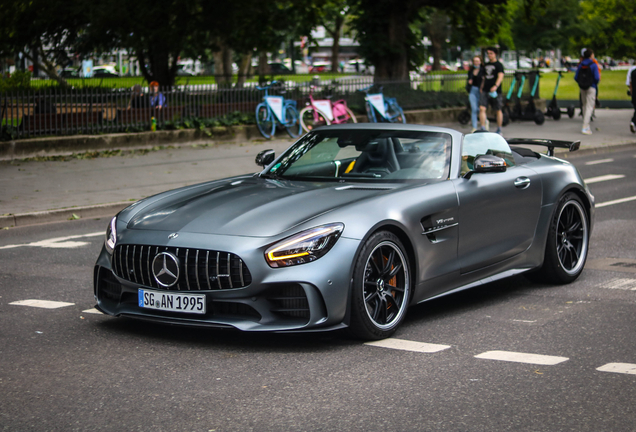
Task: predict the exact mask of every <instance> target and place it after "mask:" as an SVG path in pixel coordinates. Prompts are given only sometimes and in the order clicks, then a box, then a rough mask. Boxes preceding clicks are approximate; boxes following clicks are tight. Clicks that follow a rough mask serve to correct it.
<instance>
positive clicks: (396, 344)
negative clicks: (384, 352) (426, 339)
mask: <svg viewBox="0 0 636 432" xmlns="http://www.w3.org/2000/svg"><path fill="white" fill-rule="evenodd" d="M365 345H370V346H376V347H381V348H390V349H396V350H403V351H413V352H421V353H436V352H439V351H443V350H445V349H448V348H450V345H438V344H429V343H423V342H414V341H409V340H404V339H394V338H389V339H383V340H379V341H375V342H366V343H365Z"/></svg>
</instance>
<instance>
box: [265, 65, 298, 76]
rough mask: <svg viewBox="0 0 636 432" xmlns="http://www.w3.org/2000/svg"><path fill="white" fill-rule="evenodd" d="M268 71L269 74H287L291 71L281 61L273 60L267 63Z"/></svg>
mask: <svg viewBox="0 0 636 432" xmlns="http://www.w3.org/2000/svg"><path fill="white" fill-rule="evenodd" d="M268 66H269V73H270V74H271V75H289V74H291V73H292V71H291V70H290V69H289V68H288V67H287V66H285V65H284V64H283V63H278V62H273V63H268Z"/></svg>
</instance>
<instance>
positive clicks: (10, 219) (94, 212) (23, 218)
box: [0, 201, 132, 229]
mask: <svg viewBox="0 0 636 432" xmlns="http://www.w3.org/2000/svg"><path fill="white" fill-rule="evenodd" d="M131 204H132V202H131V201H126V202H119V203H111V204H97V205H92V206H86V207H72V208H67V209H58V210H47V211H40V212H31V213H18V214H14V215H11V214H10V215H7V216H0V228H4V229H6V228H15V227H23V226H28V225H39V224H47V223H52V222H64V221H72V220H76V219H99V218H103V217H112V216H115V215H116V214H117V213H119V212H120V211H121V210H123V209H124V208H126V207H128V206H129V205H131Z"/></svg>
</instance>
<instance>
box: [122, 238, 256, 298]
mask: <svg viewBox="0 0 636 432" xmlns="http://www.w3.org/2000/svg"><path fill="white" fill-rule="evenodd" d="M161 252H170V253H171V254H173V255H174V256H176V257H177V258H178V260H179V279H178V280H177V283H176V284H174V285H173V286H171V287H169V288H165V287H163V286H161V285H159V284H157V281H156V280H155V278H154V276H153V274H152V261H153V260H154V258H155V256H157V255H158V254H160V253H161ZM112 267H113V271H114V272H115V274H116V275H117V276H118V277H120V278H122V279H126V280H128V281H130V282H134V283H136V284H140V285H146V286H149V287H152V288H159V289H169V290H183V291H185V290H188V291H190V290H222V289H232V288H244V287H246V286H248V285H249V284H250V283H252V275H251V274H250V271H249V269H248V268H247V266H246V265H245V263H244V262H243V260H242V259H241V258H239V257H238V256H237V255H235V254H233V253H229V252H219V251H211V250H204V249H188V248H175V247H167V246H146V245H119V246H117V247H116V248H115V251H114V252H113V257H112Z"/></svg>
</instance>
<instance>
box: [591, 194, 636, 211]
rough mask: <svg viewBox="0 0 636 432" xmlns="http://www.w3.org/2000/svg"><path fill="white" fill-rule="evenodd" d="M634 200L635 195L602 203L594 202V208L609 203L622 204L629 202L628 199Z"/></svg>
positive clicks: (608, 204) (635, 198) (605, 205)
mask: <svg viewBox="0 0 636 432" xmlns="http://www.w3.org/2000/svg"><path fill="white" fill-rule="evenodd" d="M634 200H636V196H633V197H628V198H621V199H617V200H614V201H606V202H604V203H598V204H596V208H601V207H607V206H611V205H614V204H622V203H625V202H629V201H634Z"/></svg>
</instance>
